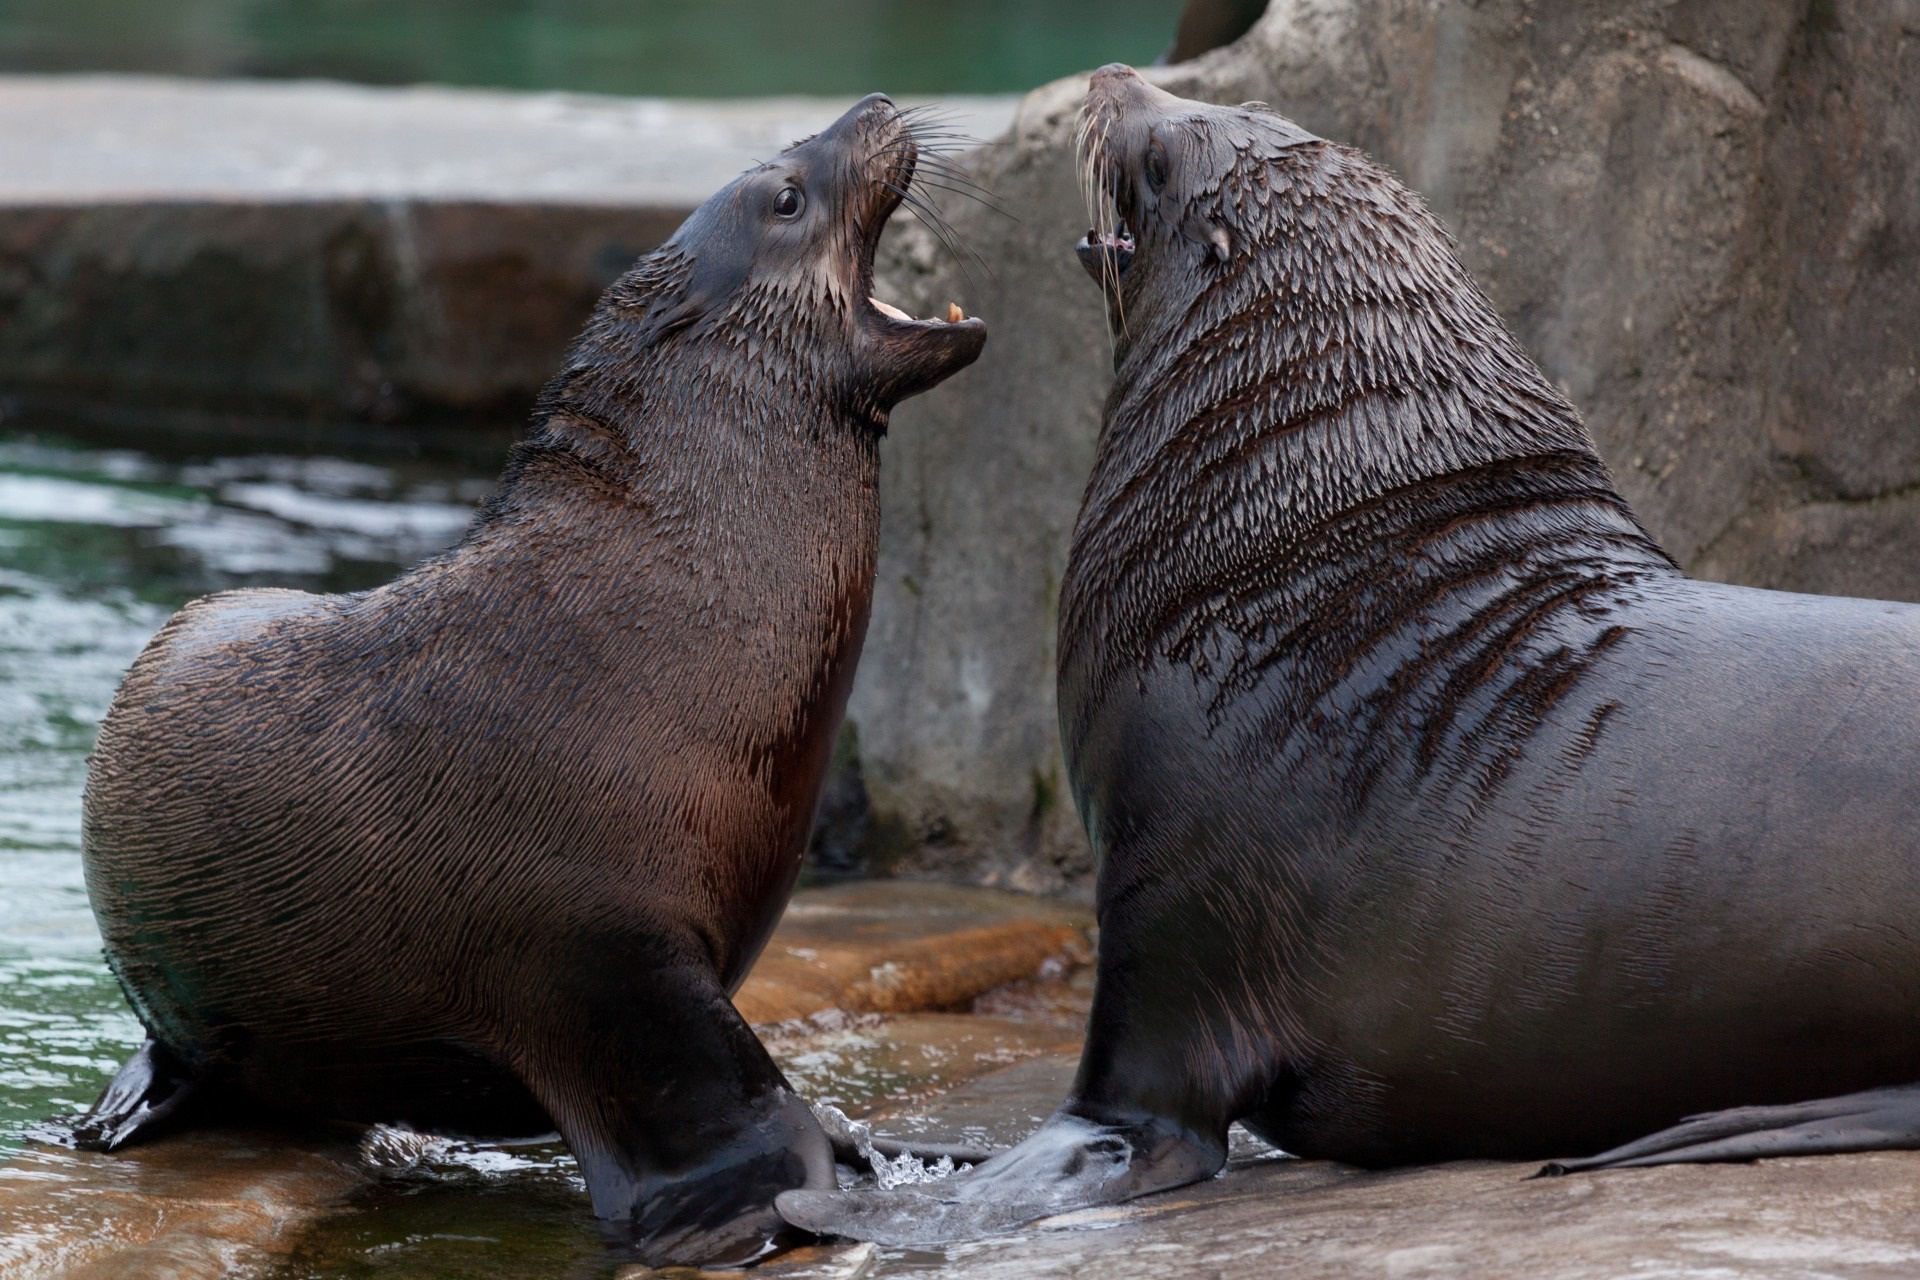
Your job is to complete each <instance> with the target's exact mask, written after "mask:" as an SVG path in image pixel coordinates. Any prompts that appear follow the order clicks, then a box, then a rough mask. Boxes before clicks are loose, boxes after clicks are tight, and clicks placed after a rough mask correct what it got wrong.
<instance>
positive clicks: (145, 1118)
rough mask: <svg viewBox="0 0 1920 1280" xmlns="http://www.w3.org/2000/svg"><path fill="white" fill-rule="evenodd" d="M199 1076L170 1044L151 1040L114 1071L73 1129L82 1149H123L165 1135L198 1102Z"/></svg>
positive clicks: (76, 1140)
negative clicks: (195, 1085) (181, 1059)
mask: <svg viewBox="0 0 1920 1280" xmlns="http://www.w3.org/2000/svg"><path fill="white" fill-rule="evenodd" d="M194 1095H195V1087H194V1080H193V1076H192V1075H191V1074H190V1073H189V1072H188V1071H187V1068H186V1065H185V1064H184V1063H182V1062H181V1061H180V1060H179V1059H178V1058H176V1057H175V1056H174V1055H173V1052H172V1051H171V1050H169V1049H168V1048H167V1047H166V1046H165V1045H163V1044H161V1043H160V1042H159V1041H158V1040H155V1039H154V1038H153V1037H152V1036H148V1037H147V1039H146V1042H145V1043H144V1044H142V1045H141V1046H140V1047H139V1048H138V1049H136V1050H134V1054H133V1056H132V1057H131V1058H128V1059H127V1060H126V1063H125V1064H124V1065H122V1066H121V1068H120V1070H119V1071H117V1072H115V1073H114V1077H113V1079H112V1080H111V1081H109V1082H108V1083H107V1087H106V1089H105V1090H104V1091H103V1092H102V1093H101V1094H100V1099H99V1101H97V1102H95V1103H94V1104H93V1107H92V1109H91V1110H89V1111H88V1112H87V1114H86V1115H84V1116H81V1117H80V1118H79V1119H78V1120H76V1121H75V1122H74V1125H73V1143H74V1145H75V1146H76V1147H78V1148H80V1149H81V1150H82V1151H117V1150H119V1149H120V1148H121V1147H124V1146H126V1145H127V1144H128V1143H132V1142H144V1141H145V1140H147V1139H148V1138H151V1137H154V1136H155V1135H156V1134H158V1133H160V1132H163V1131H164V1130H165V1129H166V1128H167V1124H168V1121H170V1120H177V1119H179V1118H180V1117H181V1115H182V1113H183V1112H184V1110H185V1109H186V1107H187V1105H188V1104H189V1103H190V1102H191V1101H192V1100H193V1098H194Z"/></svg>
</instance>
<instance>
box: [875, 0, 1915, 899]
mask: <svg viewBox="0 0 1920 1280" xmlns="http://www.w3.org/2000/svg"><path fill="white" fill-rule="evenodd" d="M1157 78H1158V79H1159V82H1160V83H1162V84H1163V85H1164V86H1165V87H1167V88H1169V89H1171V90H1173V91H1174V92H1177V93H1182V94H1185V95H1188V96H1193V97H1201V98H1208V99H1212V100H1216V101H1229V102H1238V101H1247V100H1261V101H1266V102H1269V103H1272V104H1273V105H1274V106H1275V107H1276V108H1278V109H1279V110H1281V111H1282V112H1284V113H1285V114H1287V115H1288V116H1290V117H1292V118H1294V119H1295V120H1297V121H1299V122H1300V123H1301V124H1303V125H1305V126H1306V127H1307V128H1309V129H1312V130H1314V131H1315V132H1317V133H1320V134H1322V135H1323V136H1326V137H1329V138H1333V139H1335V140H1338V141H1342V142H1347V143H1351V144H1353V145H1356V146H1359V147H1361V148H1363V149H1365V150H1367V151H1368V152H1370V153H1371V154H1373V155H1374V156H1375V157H1376V158H1378V159H1379V160H1381V161H1383V162H1384V163H1386V164H1387V165H1389V166H1390V167H1392V168H1393V169H1394V170H1395V171H1396V172H1398V173H1399V174H1400V175H1401V176H1402V178H1403V179H1405V180H1406V181H1407V182H1408V183H1409V184H1410V185H1411V186H1413V187H1415V188H1416V189H1418V190H1420V191H1421V192H1423V193H1424V194H1425V195H1426V197H1427V199H1428V200H1429V202H1430V203H1431V204H1432V205H1433V207H1434V209H1435V211H1436V212H1438V213H1439V214H1440V216H1441V217H1442V218H1443V219H1444V220H1445V221H1446V222H1447V224H1448V225H1449V226H1450V227H1451V228H1452V230H1453V232H1454V234H1455V236H1456V237H1457V238H1458V241H1459V253H1460V256H1461V258H1462V260H1463V261H1464V262H1465V263H1466V265H1467V267H1468V268H1469V269H1470V270H1471V271H1472V272H1473V273H1474V275H1475V277H1476V278H1477V279H1478V280H1479V281H1480V283H1481V285H1482V287H1483V288H1485V289H1486V291H1487V293H1488V294H1489V295H1490V296H1491V297H1492V299H1493V300H1494V302H1495V304H1496V305H1497V306H1498V307H1499V309H1500V310H1501V312H1502V313H1503V314H1504V315H1505V316H1506V317H1507V319H1508V321H1509V323H1511V324H1512V325H1513V326H1514V328H1515V329H1516V331H1517V332H1518V333H1519V335H1520V337H1521V339H1522V340H1523V342H1524V343H1525V344H1526V346H1527V347H1528V349H1529V350H1530V351H1531V352H1532V353H1533V354H1534V355H1535V357H1536V358H1537V359H1538V360H1539V362H1540V364H1541V365H1542V367H1543V368H1544V369H1545V370H1546V372H1547V374H1548V376H1549V377H1550V378H1552V379H1553V380H1554V381H1555V382H1556V383H1558V384H1559V385H1560V386H1561V387H1562V388H1563V389H1564V390H1565V391H1566V392H1567V394H1568V395H1569V396H1570V397H1571V398H1572V400H1573V401H1574V403H1575V404H1576V405H1578V406H1579V407H1580V409H1581V410H1582V412H1583V413H1584V415H1585V417H1586V419H1587V423H1588V425H1589V427H1590V428H1591V430H1592V432H1593V434H1594V436H1595V438H1596V440H1597V442H1598V444H1599V447H1600V451H1601V454H1602V456H1603V457H1605V458H1606V459H1607V461H1608V463H1609V464H1610V465H1611V467H1612V468H1613V470H1614V472H1615V475H1616V477H1617V478H1618V480H1619V483H1620V486H1621V488H1622V489H1623V490H1624V491H1625V493H1626V494H1627V496H1628V498H1629V499H1630V500H1631V501H1632V502H1633V503H1634V504H1635V506H1636V508H1637V509H1638V511H1639V513H1640V515H1641V517H1642V519H1643V520H1644V521H1645V522H1646V523H1647V525H1648V526H1649V528H1651V530H1652V531H1653V532H1654V534H1655V535H1656V536H1657V537H1659V538H1660V539H1661V540H1662V542H1663V543H1664V544H1665V545H1666V546H1667V548H1668V549H1669V550H1670V551H1671V552H1672V553H1673V554H1674V555H1675V556H1676V557H1678V558H1679V559H1680V561H1681V562H1682V563H1683V564H1684V565H1686V566H1687V567H1688V569H1689V570H1690V571H1691V572H1693V573H1695V574H1697V575H1699V576H1703V577H1711V578H1719V579H1723V580H1727V581H1735V582H1743V583H1749V584H1752V585H1758V586H1772V587H1782V588H1787V589H1792V590H1799V591H1814V592H1825V593H1832V594H1851V595H1870V596H1889V597H1897V598H1905V599H1920V555H1916V554H1915V552H1916V550H1920V319H1917V318H1916V317H1920V0H1774V2H1771V3H1767V4H1762V5H1754V4H1751V3H1746V2H1744V0H1741V2H1736V0H1609V2H1606V3H1599V2H1580V3H1559V4H1549V3H1545V2H1538V3H1530V2H1527V0H1478V2H1477V3H1476V2H1470V0H1274V3H1273V4H1272V5H1271V6H1270V8H1269V10H1268V12H1267V15H1266V16H1265V18H1263V19H1262V20H1261V22H1260V23H1259V25H1258V26H1256V27H1255V28H1254V30H1253V31H1252V32H1250V33H1249V34H1248V35H1247V37H1246V38H1244V39H1243V40H1241V41H1240V42H1238V43H1237V44H1235V45H1233V46H1231V47H1229V48H1226V49H1222V50H1218V51H1216V52H1214V53H1212V54H1210V55H1208V56H1207V57H1205V58H1202V59H1200V60H1198V61H1196V62H1193V63H1190V64H1186V65H1183V66H1180V67H1176V68H1172V69H1170V70H1168V71H1166V72H1164V73H1159V75H1158V76H1157ZM1083 90H1084V81H1065V82H1061V83H1059V84H1056V85H1052V86H1048V87H1047V88H1044V89H1041V90H1039V91H1037V92H1036V93H1034V94H1033V95H1031V96H1030V97H1029V98H1028V99H1027V100H1026V102H1025V103H1024V104H1023V106H1022V108H1021V112H1020V115H1019V117H1018V118H1017V120H1016V123H1015V125H1014V127H1013V128H1012V130H1011V131H1010V132H1009V133H1008V134H1007V135H1006V136H1004V137H1003V138H1001V139H999V140H997V141H996V142H995V143H993V144H992V145H991V146H989V147H987V148H985V149H984V150H983V151H982V152H981V153H980V154H979V155H978V156H977V157H976V159H975V160H974V162H973V164H974V170H975V173H976V174H977V176H978V177H979V178H980V179H981V180H982V181H983V182H985V183H986V184H987V185H988V186H990V187H992V188H993V189H994V190H995V192H996V193H997V194H998V196H999V197H1000V200H1001V202H1002V203H1003V204H1004V205H1005V206H1006V207H1007V208H1009V209H1011V210H1013V211H1014V212H1016V213H1017V214H1018V215H1019V219H1020V220H1019V221H1018V222H1017V223H1015V222H1009V221H1007V220H1005V219H1003V218H1000V217H998V216H996V215H994V214H992V213H991V212H989V211H986V210H982V209H977V208H955V209H953V214H954V221H955V223H956V225H957V226H958V228H959V229H960V231H961V233H962V235H963V236H964V237H965V238H966V240H967V241H968V242H969V243H970V244H972V245H973V246H974V247H975V248H976V249H978V250H979V252H980V254H981V255H982V257H983V258H984V259H985V260H986V261H987V262H988V263H989V264H990V265H991V268H992V270H993V272H994V273H995V277H996V279H993V280H984V279H976V280H975V281H973V282H971V283H969V282H966V281H965V280H964V279H963V278H962V277H961V273H960V271H959V269H958V268H956V267H955V266H953V265H952V264H951V262H950V261H949V260H947V259H944V258H939V257H936V256H935V255H934V254H933V252H932V246H931V244H930V242H929V241H928V239H927V237H925V236H924V235H915V234H905V235H901V236H899V237H897V238H896V240H895V243H894V246H893V253H892V257H891V260H890V262H889V263H887V264H885V278H886V286H885V287H886V288H888V289H890V290H891V291H892V293H894V294H904V295H906V296H909V297H913V298H914V299H915V300H916V302H918V303H920V304H922V305H923V306H934V305H938V304H940V303H943V302H944V301H945V299H946V297H948V296H955V297H959V298H962V299H964V300H965V301H966V302H967V304H968V310H969V311H978V312H979V313H980V314H982V315H984V316H985V317H986V318H987V319H988V321H989V323H990V324H991V325H992V326H993V340H992V341H991V342H990V343H989V344H988V348H987V352H986V354H985V356H984V357H983V358H982V359H981V361H980V363H979V366H978V367H977V368H976V369H974V370H972V371H970V372H969V374H968V375H967V376H966V377H964V378H960V379H956V380H955V381H954V382H952V383H950V384H948V385H947V386H945V387H942V388H941V389H940V390H938V391H937V392H935V393H934V394H932V395H930V396H927V397H925V398H924V399H922V400H918V401H914V402H912V403H910V404H908V405H905V406H902V408H901V410H900V411H899V413H898V414H896V416H895V423H894V431H893V434H892V437H891V439H890V440H889V442H888V445H887V457H886V461H885V465H884V466H883V485H884V487H885V493H884V496H883V508H884V511H885V520H886V526H885V531H884V534H883V538H882V560H881V573H880V582H879V588H878V592H877V595H876V600H875V612H874V620H873V626H872V630H871V632H870V636H869V640H868V644H867V654H866V658H865V660H864V665H863V667H862V672H861V681H860V685H859V687H858V688H857V689H856V691H855V694H854V702H853V707H852V712H851V714H852V715H853V717H854V718H855V719H857V720H858V722H859V725H860V733H861V739H862V744H863V748H864V750H863V755H864V763H865V766H866V771H867V780H868V785H869V787H870V789H871V791H872V794H873V801H874V805H875V813H876V817H877V819H878V825H879V827H880V828H881V829H883V830H885V829H887V828H888V826H889V824H891V827H892V829H893V830H894V831H895V832H896V834H897V835H900V836H907V837H915V838H917V839H918V840H919V841H920V842H922V843H921V845H920V847H918V848H916V849H913V850H912V851H911V852H910V853H908V855H907V857H908V859H909V860H910V861H911V862H912V863H914V864H916V865H920V866H924V867H928V868H948V869H965V870H967V871H969V872H971V873H972V874H974V875H977V876H980V877H982V878H986V879H989V880H994V881H1000V882H1005V883H1011V884H1013V885H1015V886H1018V887H1028V888H1044V887H1051V886H1057V885H1060V884H1062V883H1083V882H1084V881H1085V880H1086V879H1087V877H1088V876H1089V875H1090V871H1091V868H1090V864H1089V862H1088V860H1087V855H1086V852H1085V841H1084V838H1083V837H1082V835H1081V833H1080V831H1079V828H1078V824H1077V822H1076V820H1075V818H1074V815H1073V812H1072V806H1071V799H1070V797H1069V796H1067V794H1066V793H1065V789H1064V786H1063V778H1062V775H1061V771H1060V765H1059V749H1058V743H1057V736H1056V730H1055V713H1054V703H1053V689H1052V671H1053V647H1054V626H1055V616H1054V604H1055V585H1056V584H1057V582H1058V580H1059V576H1060V571H1061V567H1062V564H1063V563H1064V555H1065V548H1066V543H1067V536H1068V533H1069V531H1070V529H1071V527H1072V520H1073V516H1074V513H1075V511H1076V509H1077V506H1078V502H1079V494H1080V487H1081V485H1082V483H1083V481H1084V478H1085V474H1086V468H1087V465H1088V463H1089V461H1090V459H1091V456H1092V448H1093V441H1094V436H1095V432H1096V431H1097V429H1098V424H1099V413H1100V401H1101V397H1102V396H1103V394H1104V391H1105V387H1106V384H1107V381H1108V369H1107V344H1106V339H1105V336H1104V329H1103V321H1102V319H1101V315H1100V308H1099V305H1098V299H1097V297H1096V295H1095V292H1094V289H1093V287H1092V286H1091V284H1090V283H1089V282H1088V281H1086V279H1085V278H1084V277H1083V276H1082V275H1081V273H1080V270H1079V268H1078V266H1077V265H1076V264H1075V262H1074V260H1073V256H1072V253H1071V244H1072V241H1073V238H1074V237H1075V236H1076V235H1077V234H1078V233H1079V231H1080V230H1082V229H1084V227H1085V225H1086V214H1085V212H1084V210H1083V206H1082V204H1081V200H1080V196H1079V192H1078V188H1077V186H1076V179H1075V175H1074V170H1073V153H1072V143H1073V130H1074V126H1075V123H1076V115H1075V113H1076V111H1077V108H1078V104H1079V98H1080V94H1081V93H1082V91H1083ZM981 274H982V273H981V272H980V270H979V268H977V267H976V268H975V275H976V276H980V275H981ZM890 296H891V295H890ZM921 313H922V314H929V312H926V311H925V310H923V311H922V312H921Z"/></svg>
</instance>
